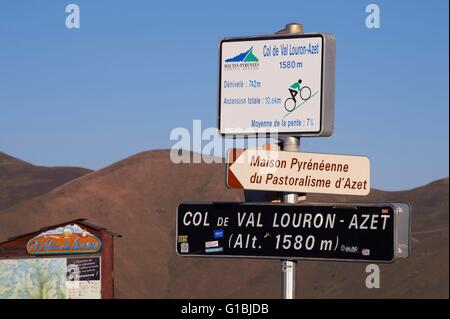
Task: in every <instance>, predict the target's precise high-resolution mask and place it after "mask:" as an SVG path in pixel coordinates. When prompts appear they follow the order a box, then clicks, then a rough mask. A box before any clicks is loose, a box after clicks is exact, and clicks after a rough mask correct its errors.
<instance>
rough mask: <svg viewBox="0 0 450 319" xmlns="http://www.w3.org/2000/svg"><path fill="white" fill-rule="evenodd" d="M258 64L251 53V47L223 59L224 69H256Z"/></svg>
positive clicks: (257, 60)
mask: <svg viewBox="0 0 450 319" xmlns="http://www.w3.org/2000/svg"><path fill="white" fill-rule="evenodd" d="M258 66H259V59H258V58H257V57H256V55H255V54H254V53H253V47H251V48H250V49H248V50H247V51H245V52H242V53H240V54H238V55H236V56H234V57H232V58H229V59H226V60H225V70H238V69H246V70H248V69H253V70H254V69H257V68H258Z"/></svg>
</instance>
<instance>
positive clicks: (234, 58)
mask: <svg viewBox="0 0 450 319" xmlns="http://www.w3.org/2000/svg"><path fill="white" fill-rule="evenodd" d="M219 63H220V76H219V130H220V133H221V134H223V135H237V136H239V135H254V134H256V133H259V132H268V131H272V132H274V131H276V132H278V133H279V134H282V135H283V134H285V135H290V136H329V135H331V134H332V131H333V121H334V78H335V38H334V36H333V35H330V34H324V33H314V34H301V35H288V36H286V35H277V36H268V37H252V38H229V39H224V40H222V41H221V43H220V62H219Z"/></svg>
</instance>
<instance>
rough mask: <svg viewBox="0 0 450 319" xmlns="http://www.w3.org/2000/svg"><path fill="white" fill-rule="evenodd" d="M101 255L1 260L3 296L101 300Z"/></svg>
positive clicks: (13, 297)
mask: <svg viewBox="0 0 450 319" xmlns="http://www.w3.org/2000/svg"><path fill="white" fill-rule="evenodd" d="M100 266H101V260H100V257H97V256H94V257H76V258H30V259H28V258H27V259H5V260H0V299H99V298H101V273H100Z"/></svg>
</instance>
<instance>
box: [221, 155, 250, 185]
mask: <svg viewBox="0 0 450 319" xmlns="http://www.w3.org/2000/svg"><path fill="white" fill-rule="evenodd" d="M244 151H245V150H244V149H241V148H233V149H231V150H229V151H228V163H227V180H226V185H227V187H228V188H241V189H243V188H244V186H242V184H241V183H240V182H239V180H238V179H237V177H236V176H235V175H234V174H233V172H232V171H231V170H230V167H231V165H232V164H233V163H234V162H235V161H236V159H237V158H238V157H239V156H240V155H241V154H242V153H243V152H244Z"/></svg>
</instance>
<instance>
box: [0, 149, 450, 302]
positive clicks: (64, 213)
mask: <svg viewBox="0 0 450 319" xmlns="http://www.w3.org/2000/svg"><path fill="white" fill-rule="evenodd" d="M212 200H236V201H239V200H242V193H241V192H239V191H231V190H227V189H226V188H225V186H224V166H223V165H222V164H211V165H207V164H179V165H175V164H173V163H171V161H170V159H169V154H168V152H167V151H151V152H146V153H141V154H138V155H135V156H132V157H130V158H127V159H125V160H123V161H121V162H118V163H116V164H114V165H112V166H110V167H107V168H105V169H103V170H100V171H97V172H94V173H92V174H89V175H87V176H84V177H81V178H78V179H76V180H74V181H72V182H71V183H68V184H66V185H63V186H61V187H58V188H56V189H54V190H53V191H51V192H50V193H48V194H45V195H43V196H40V197H37V198H34V199H32V200H29V201H26V202H23V203H21V204H20V205H17V206H14V207H11V208H9V209H7V210H4V211H2V212H1V213H0V241H2V240H5V239H6V238H7V237H10V236H14V235H17V234H21V233H26V232H29V231H30V230H34V229H37V228H39V227H42V226H45V225H49V224H58V223H61V222H64V221H67V220H71V219H75V218H87V219H88V221H89V222H91V223H94V224H97V225H101V226H104V227H107V228H108V229H110V230H112V231H115V232H118V233H120V234H122V235H123V238H118V239H116V241H115V264H114V267H115V273H114V277H115V290H116V297H118V298H166V297H169V298H174V297H176V298H186V297H190V298H201V297H205V298H241V297H245V298H278V297H279V296H280V263H279V262H278V261H273V260H271V261H268V260H247V259H193V258H181V257H178V256H177V255H176V254H175V209H176V206H177V204H179V203H181V202H183V201H212ZM309 200H310V201H322V200H323V201H333V200H339V201H345V200H348V201H357V200H359V201H361V200H378V201H382V200H395V201H409V202H410V203H411V204H412V206H413V252H412V256H411V257H410V258H409V259H407V260H400V261H398V262H396V263H394V264H392V265H381V270H382V274H381V288H380V289H372V290H369V289H367V288H365V285H364V282H365V278H366V273H365V266H366V265H365V264H356V263H335V262H299V265H298V273H297V289H298V290H297V294H298V297H300V298H372V297H373V298H392V297H398V298H408V297H409V298H413V297H419V298H420V297H438V298H444V297H445V298H448V270H449V269H448V179H444V180H440V181H437V182H435V183H432V184H429V185H426V186H424V187H420V188H416V189H413V190H410V191H405V192H381V191H376V190H374V191H373V192H371V194H370V196H369V197H368V198H355V197H337V196H318V195H312V196H309Z"/></svg>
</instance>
